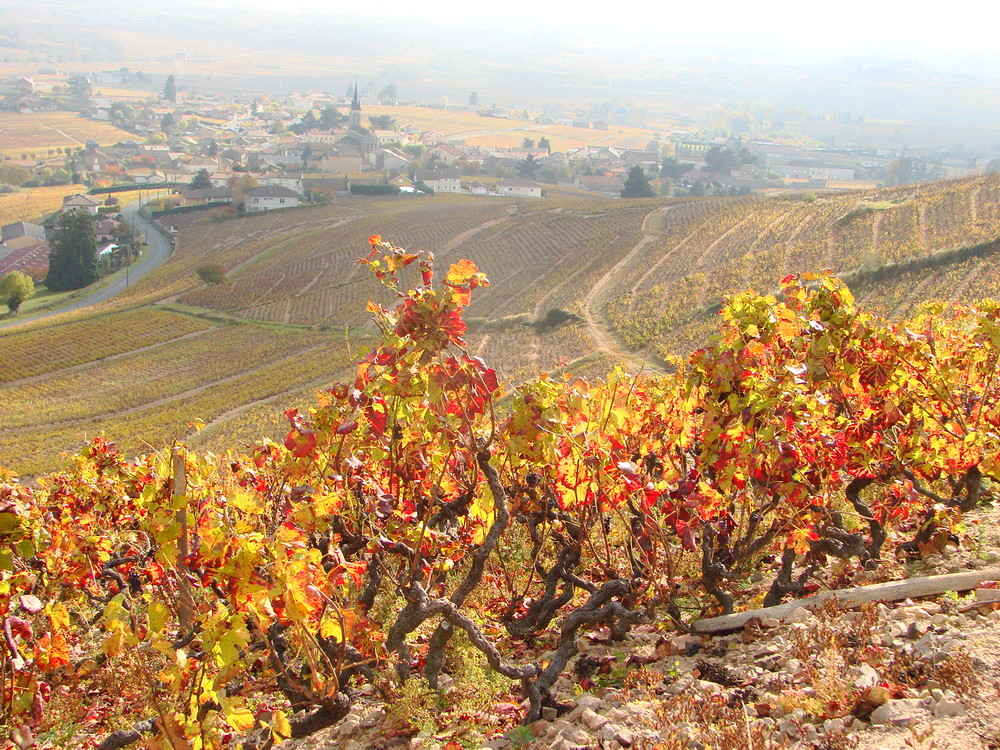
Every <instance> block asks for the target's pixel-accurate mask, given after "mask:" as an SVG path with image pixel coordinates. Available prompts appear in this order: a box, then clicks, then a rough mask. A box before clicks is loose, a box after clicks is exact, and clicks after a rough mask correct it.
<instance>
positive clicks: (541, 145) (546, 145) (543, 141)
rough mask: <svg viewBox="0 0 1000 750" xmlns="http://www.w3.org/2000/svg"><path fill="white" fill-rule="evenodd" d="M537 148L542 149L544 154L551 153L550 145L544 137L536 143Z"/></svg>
mask: <svg viewBox="0 0 1000 750" xmlns="http://www.w3.org/2000/svg"><path fill="white" fill-rule="evenodd" d="M538 148H544V149H545V152H546V153H551V152H552V144H551V143H549V139H548V138H546V137H545V136H544V135H543V136H542V137H541V138H540V139H539V141H538Z"/></svg>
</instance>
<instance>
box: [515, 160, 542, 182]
mask: <svg viewBox="0 0 1000 750" xmlns="http://www.w3.org/2000/svg"><path fill="white" fill-rule="evenodd" d="M539 166H540V165H539V164H538V162H537V161H535V155H534V154H528V158H527V159H525V160H524V161H521V162H518V163H517V173H518V174H519V175H521V177H527V178H528V179H529V180H533V179H535V172H536V171H538V167H539Z"/></svg>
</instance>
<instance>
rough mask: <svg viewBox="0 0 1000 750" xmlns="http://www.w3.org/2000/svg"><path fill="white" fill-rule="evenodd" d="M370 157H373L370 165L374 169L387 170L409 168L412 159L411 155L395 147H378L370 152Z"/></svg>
mask: <svg viewBox="0 0 1000 750" xmlns="http://www.w3.org/2000/svg"><path fill="white" fill-rule="evenodd" d="M370 157H374V161H373V162H372V166H373V167H375V169H384V170H386V171H387V172H391V171H392V170H394V169H395V170H399V169H409V168H410V162H411V161H412V157H410V156H409V155H408V154H404V153H403V152H402V151H400V150H399V149H395V148H380V149H379V150H378V151H374V152H373V153H372V154H370Z"/></svg>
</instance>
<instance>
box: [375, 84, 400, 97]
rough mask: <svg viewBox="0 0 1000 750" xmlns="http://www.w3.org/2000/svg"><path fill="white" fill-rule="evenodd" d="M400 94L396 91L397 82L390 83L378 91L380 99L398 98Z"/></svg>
mask: <svg viewBox="0 0 1000 750" xmlns="http://www.w3.org/2000/svg"><path fill="white" fill-rule="evenodd" d="M398 96H399V94H397V93H396V84H394V83H390V84H389V85H388V86H386V87H385V88H384V89H382V90H381V91H379V92H378V98H379V99H396V98H397V97H398Z"/></svg>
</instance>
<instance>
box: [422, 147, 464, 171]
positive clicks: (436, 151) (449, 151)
mask: <svg viewBox="0 0 1000 750" xmlns="http://www.w3.org/2000/svg"><path fill="white" fill-rule="evenodd" d="M424 157H425V158H426V159H432V158H434V157H437V158H438V159H440V160H441V161H443V162H444V163H445V164H447V165H448V166H449V167H450V166H451V165H452V164H454V163H455V162H456V161H458V160H459V159H464V158H466V154H465V152H464V151H462V150H461V149H457V148H455V147H454V146H450V145H448V144H447V143H438V144H437V145H435V146H431V147H430V148H429V149H427V152H426V154H425V155H424Z"/></svg>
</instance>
